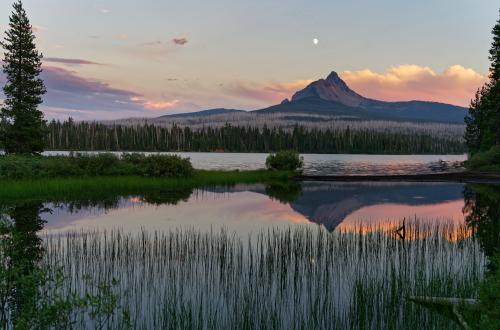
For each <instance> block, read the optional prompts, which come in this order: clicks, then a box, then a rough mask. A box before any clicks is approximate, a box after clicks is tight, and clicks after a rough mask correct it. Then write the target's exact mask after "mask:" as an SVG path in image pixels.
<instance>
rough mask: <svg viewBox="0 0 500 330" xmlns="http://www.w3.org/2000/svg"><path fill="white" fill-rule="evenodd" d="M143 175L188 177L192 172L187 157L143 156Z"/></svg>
mask: <svg viewBox="0 0 500 330" xmlns="http://www.w3.org/2000/svg"><path fill="white" fill-rule="evenodd" d="M143 173H144V175H146V176H160V177H176V178H179V177H190V176H192V175H193V174H194V169H193V166H192V165H191V161H190V160H189V158H181V157H179V156H159V155H155V156H149V157H146V158H145V167H144V172H143Z"/></svg>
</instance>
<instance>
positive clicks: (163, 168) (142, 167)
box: [0, 153, 194, 179]
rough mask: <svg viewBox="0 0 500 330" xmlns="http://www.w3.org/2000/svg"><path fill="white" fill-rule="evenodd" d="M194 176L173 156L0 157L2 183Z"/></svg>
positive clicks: (187, 163)
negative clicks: (62, 178)
mask: <svg viewBox="0 0 500 330" xmlns="http://www.w3.org/2000/svg"><path fill="white" fill-rule="evenodd" d="M193 173H194V170H193V167H192V165H191V162H190V160H189V159H183V158H180V157H178V156H171V155H152V156H144V155H138V154H130V155H124V157H122V158H119V157H118V156H116V155H114V154H107V153H103V154H96V155H81V154H72V155H70V156H49V157H42V156H0V178H2V179H39V178H56V177H71V176H132V175H138V176H151V177H169V178H172V177H179V178H187V177H191V176H192V175H193Z"/></svg>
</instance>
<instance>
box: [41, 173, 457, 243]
mask: <svg viewBox="0 0 500 330" xmlns="http://www.w3.org/2000/svg"><path fill="white" fill-rule="evenodd" d="M464 189H465V186H464V185H463V184H454V183H328V182H305V183H303V184H291V185H287V186H285V187H281V186H279V185H278V186H273V185H261V184H256V185H236V186H234V187H230V188H205V189H197V190H193V191H190V190H189V191H182V192H167V193H165V194H158V195H155V194H153V195H150V196H148V195H144V196H140V195H137V196H113V197H111V198H110V199H109V200H102V201H98V202H88V201H74V202H71V201H70V202H63V203H55V202H46V203H45V204H44V206H45V207H46V208H47V209H48V210H50V212H47V213H46V214H45V215H44V218H45V219H46V220H47V223H46V225H45V229H46V230H49V231H68V230H70V231H75V230H76V231H80V230H86V229H93V228H100V229H107V230H111V229H113V228H123V229H124V230H125V231H130V232H136V231H140V230H142V229H144V228H145V229H160V230H170V229H176V228H196V229H198V230H204V231H210V230H219V229H220V228H221V227H224V228H226V229H228V230H229V231H231V232H233V231H234V232H236V233H238V234H241V235H243V236H245V235H247V234H249V233H252V232H259V231H261V230H267V229H270V228H274V227H289V226H295V225H304V226H311V227H317V226H318V225H319V226H322V227H324V228H326V229H327V230H328V231H334V230H349V229H350V228H352V230H355V229H356V228H357V227H359V225H360V224H363V225H371V226H373V227H384V226H396V224H397V223H399V222H401V221H402V220H403V219H404V218H406V219H414V218H417V219H419V221H429V222H436V221H442V222H450V221H451V222H454V223H463V222H464V214H463V209H464V199H463V191H464Z"/></svg>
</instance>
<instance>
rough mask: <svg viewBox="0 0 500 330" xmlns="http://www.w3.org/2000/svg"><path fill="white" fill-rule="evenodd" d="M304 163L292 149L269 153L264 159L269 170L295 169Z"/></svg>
mask: <svg viewBox="0 0 500 330" xmlns="http://www.w3.org/2000/svg"><path fill="white" fill-rule="evenodd" d="M303 165H304V159H303V158H302V157H300V155H299V153H298V152H296V151H293V150H287V151H279V152H277V153H275V154H271V155H269V156H268V157H267V159H266V167H267V168H268V169H269V170H278V171H296V170H300V169H301V168H302V166H303Z"/></svg>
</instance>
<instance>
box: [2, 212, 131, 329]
mask: <svg viewBox="0 0 500 330" xmlns="http://www.w3.org/2000/svg"><path fill="white" fill-rule="evenodd" d="M44 212H47V210H46V209H45V208H44V207H43V206H42V204H41V203H40V202H27V203H19V204H17V205H16V206H15V207H13V208H11V209H5V210H2V212H1V213H0V327H1V328H2V329H10V328H14V329H50V328H56V329H69V328H73V327H74V326H75V325H76V323H77V321H80V322H81V321H82V320H83V321H84V322H93V324H94V325H95V328H96V329H103V328H104V327H105V326H106V325H108V323H109V321H110V319H111V317H112V316H113V315H115V313H116V312H117V311H118V309H119V304H118V302H119V297H118V296H117V295H116V293H115V288H116V286H117V285H118V282H116V281H115V280H114V279H112V280H111V281H110V283H107V282H99V283H97V284H95V282H93V281H91V280H89V281H87V283H86V286H85V292H84V293H82V294H80V293H78V292H76V291H75V290H74V289H69V290H68V288H67V287H65V281H66V280H67V277H66V276H65V275H64V271H63V270H62V269H61V268H59V267H56V266H55V265H53V264H52V265H46V264H44V261H43V254H44V252H45V251H44V249H43V247H42V240H41V238H39V237H38V232H39V231H40V230H41V229H42V228H43V223H44V221H43V220H42V219H41V217H40V215H41V214H42V213H44ZM123 313H124V317H123V318H122V319H123V320H127V321H128V318H127V317H126V313H125V311H124V312H123ZM126 323H128V322H126Z"/></svg>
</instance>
